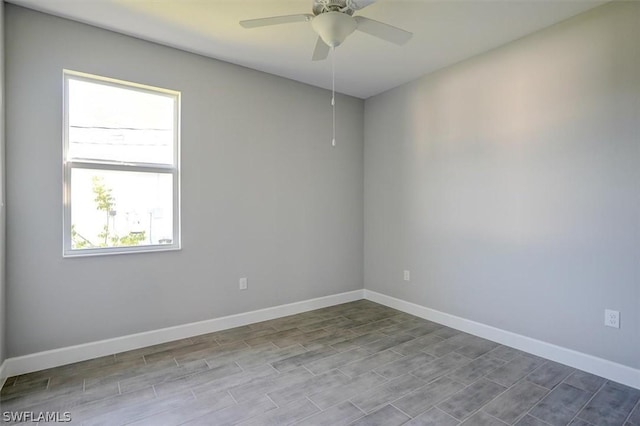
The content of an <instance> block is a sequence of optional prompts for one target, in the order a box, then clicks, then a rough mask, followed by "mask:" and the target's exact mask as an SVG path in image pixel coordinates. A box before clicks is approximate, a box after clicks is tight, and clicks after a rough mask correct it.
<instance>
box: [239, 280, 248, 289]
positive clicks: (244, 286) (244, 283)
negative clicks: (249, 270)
mask: <svg viewBox="0 0 640 426" xmlns="http://www.w3.org/2000/svg"><path fill="white" fill-rule="evenodd" d="M238 287H239V288H240V290H246V289H247V287H248V280H247V279H246V278H240V281H239V282H238Z"/></svg>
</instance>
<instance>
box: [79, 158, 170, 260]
mask: <svg viewBox="0 0 640 426" xmlns="http://www.w3.org/2000/svg"><path fill="white" fill-rule="evenodd" d="M172 179H173V175H172V174H170V173H146V172H123V171H106V170H92V169H72V170H71V188H72V190H71V248H72V249H74V250H81V249H89V248H100V247H130V246H139V245H152V244H171V243H173V237H174V236H173V208H172V205H173V182H172Z"/></svg>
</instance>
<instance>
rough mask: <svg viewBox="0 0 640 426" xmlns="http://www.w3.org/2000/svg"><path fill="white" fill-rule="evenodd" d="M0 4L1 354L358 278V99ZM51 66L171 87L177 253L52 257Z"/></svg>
mask: <svg viewBox="0 0 640 426" xmlns="http://www.w3.org/2000/svg"><path fill="white" fill-rule="evenodd" d="M5 12H6V14H7V18H8V19H7V20H6V25H7V27H6V34H7V37H6V43H7V73H6V77H7V93H6V94H7V177H8V179H7V182H8V187H7V199H8V201H9V204H8V211H7V220H8V223H9V226H8V233H7V245H8V250H7V271H8V277H7V297H8V298H9V300H11V304H10V306H9V309H8V330H7V332H8V336H7V343H8V355H9V356H12V357H13V356H19V355H25V354H29V353H35V352H39V351H44V350H48V349H54V348H60V347H66V346H71V345H75V344H79V343H84V342H92V341H96V340H100V339H106V338H110V337H119V336H124V335H129V334H132V333H137V332H143V331H148V330H155V329H161V328H164V327H169V326H172V325H180V324H186V323H191V322H197V321H201V320H206V319H211V318H218V317H223V316H227V315H231V314H235V313H242V312H248V311H253V310H256V309H260V308H266V307H270V306H277V305H281V304H286V303H291V302H296V301H301V300H306V299H312V298H316V297H321V296H326V295H330V294H337V293H343V292H347V291H351V290H356V289H361V288H362V287H363V276H362V264H363V257H362V256H363V254H362V232H363V227H362V217H363V202H362V199H363V195H362V194H363V179H362V176H363V159H362V149H363V148H362V146H363V127H362V122H363V114H364V112H363V109H364V103H363V101H362V100H360V99H356V98H351V97H347V96H338V97H337V109H338V123H337V125H338V128H337V135H338V146H337V147H336V148H332V147H331V143H330V141H331V125H330V124H331V108H330V94H329V93H328V92H327V91H326V90H322V89H318V88H315V87H311V86H308V85H305V84H301V83H297V82H293V81H291V80H286V79H284V78H281V77H276V76H272V75H269V74H266V73H262V72H258V71H255V70H250V69H248V68H243V67H239V66H236V65H232V64H228V63H224V62H221V61H216V60H213V59H208V58H205V57H202V56H198V55H194V54H190V53H186V52H184V51H180V50H176V49H172V48H168V47H165V46H160V45H157V44H153V43H150V42H146V41H142V40H139V39H135V38H131V37H127V36H124V35H121V34H116V33H113V32H109V31H106V30H102V29H98V28H95V27H91V26H88V25H84V24H79V23H76V22H72V21H68V20H65V19H61V18H56V17H53V16H50V15H46V14H42V13H38V12H34V11H31V10H28V9H24V8H20V7H17V6H14V5H7V8H6V10H5ZM43 52H46V54H45V53H43ZM63 69H72V70H76V71H82V72H87V73H93V74H98V75H103V76H108V77H113V78H118V79H123V80H127V81H133V82H139V83H142V84H148V85H153V86H158V87H166V88H169V89H174V90H179V91H181V92H182V138H181V143H182V194H181V196H182V243H183V249H182V250H181V251H177V252H164V253H148V254H134V255H120V256H101V257H91V258H81V259H80V258H75V259H68V258H67V259H63V258H62V256H61V247H62V246H61V244H62V241H61V232H62V231H61V226H60V224H61V212H62V205H61V203H62V176H61V164H62V163H61V161H62V152H61V147H62V141H61V136H60V135H61V134H62V122H61V117H62V112H61V111H62V110H61V108H62V92H61V91H62V85H61V81H62V70H63ZM33 123H38V125H37V126H34V125H33ZM34 152H37V153H38V154H37V155H34V154H33V153H34ZM36 242H37V243H36ZM245 276H246V277H248V278H249V290H247V291H242V292H241V291H239V290H238V279H239V277H245Z"/></svg>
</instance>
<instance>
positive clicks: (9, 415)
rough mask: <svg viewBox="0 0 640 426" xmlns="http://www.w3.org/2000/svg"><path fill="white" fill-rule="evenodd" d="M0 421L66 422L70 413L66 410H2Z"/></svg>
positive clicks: (69, 418) (68, 420) (69, 417)
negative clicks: (0, 419)
mask: <svg viewBox="0 0 640 426" xmlns="http://www.w3.org/2000/svg"><path fill="white" fill-rule="evenodd" d="M2 421H3V422H6V423H27V422H32V423H37V422H44V423H68V422H70V421H71V413H70V412H68V411H64V412H60V411H4V412H2Z"/></svg>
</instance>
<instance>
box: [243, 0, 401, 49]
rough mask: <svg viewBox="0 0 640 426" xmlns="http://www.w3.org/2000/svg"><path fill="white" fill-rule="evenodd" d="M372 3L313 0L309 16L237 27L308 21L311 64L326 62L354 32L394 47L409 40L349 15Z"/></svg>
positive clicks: (379, 24) (392, 29)
mask: <svg viewBox="0 0 640 426" xmlns="http://www.w3.org/2000/svg"><path fill="white" fill-rule="evenodd" d="M374 2H375V0H314V1H313V8H312V11H313V14H309V13H305V14H298V15H284V16H273V17H270V18H259V19H249V20H246V21H240V25H241V26H243V27H244V28H257V27H264V26H268V25H280V24H290V23H295V22H311V27H312V28H313V30H314V31H315V32H316V33H318V40H317V41H316V47H315V49H314V51H313V56H312V60H314V61H319V60H323V59H326V58H327V56H328V55H329V49H332V48H336V47H338V46H339V45H340V44H342V43H343V42H344V40H345V39H346V38H347V36H349V35H350V34H351V33H353V32H354V31H355V30H358V31H362V32H363V33H367V34H369V35H372V36H374V37H377V38H380V39H382V40H385V41H388V42H391V43H394V44H397V45H401V44H404V43H406V42H407V41H409V39H410V38H411V36H412V35H413V34H412V33H410V32H409V31H405V30H402V29H400V28H396V27H394V26H392V25H389V24H385V23H382V22H378V21H374V20H373V19H369V18H365V17H364V16H353V13H354V12H355V11H356V10H360V9H362V8H364V7H366V6H368V5H370V4H371V3H374Z"/></svg>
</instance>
